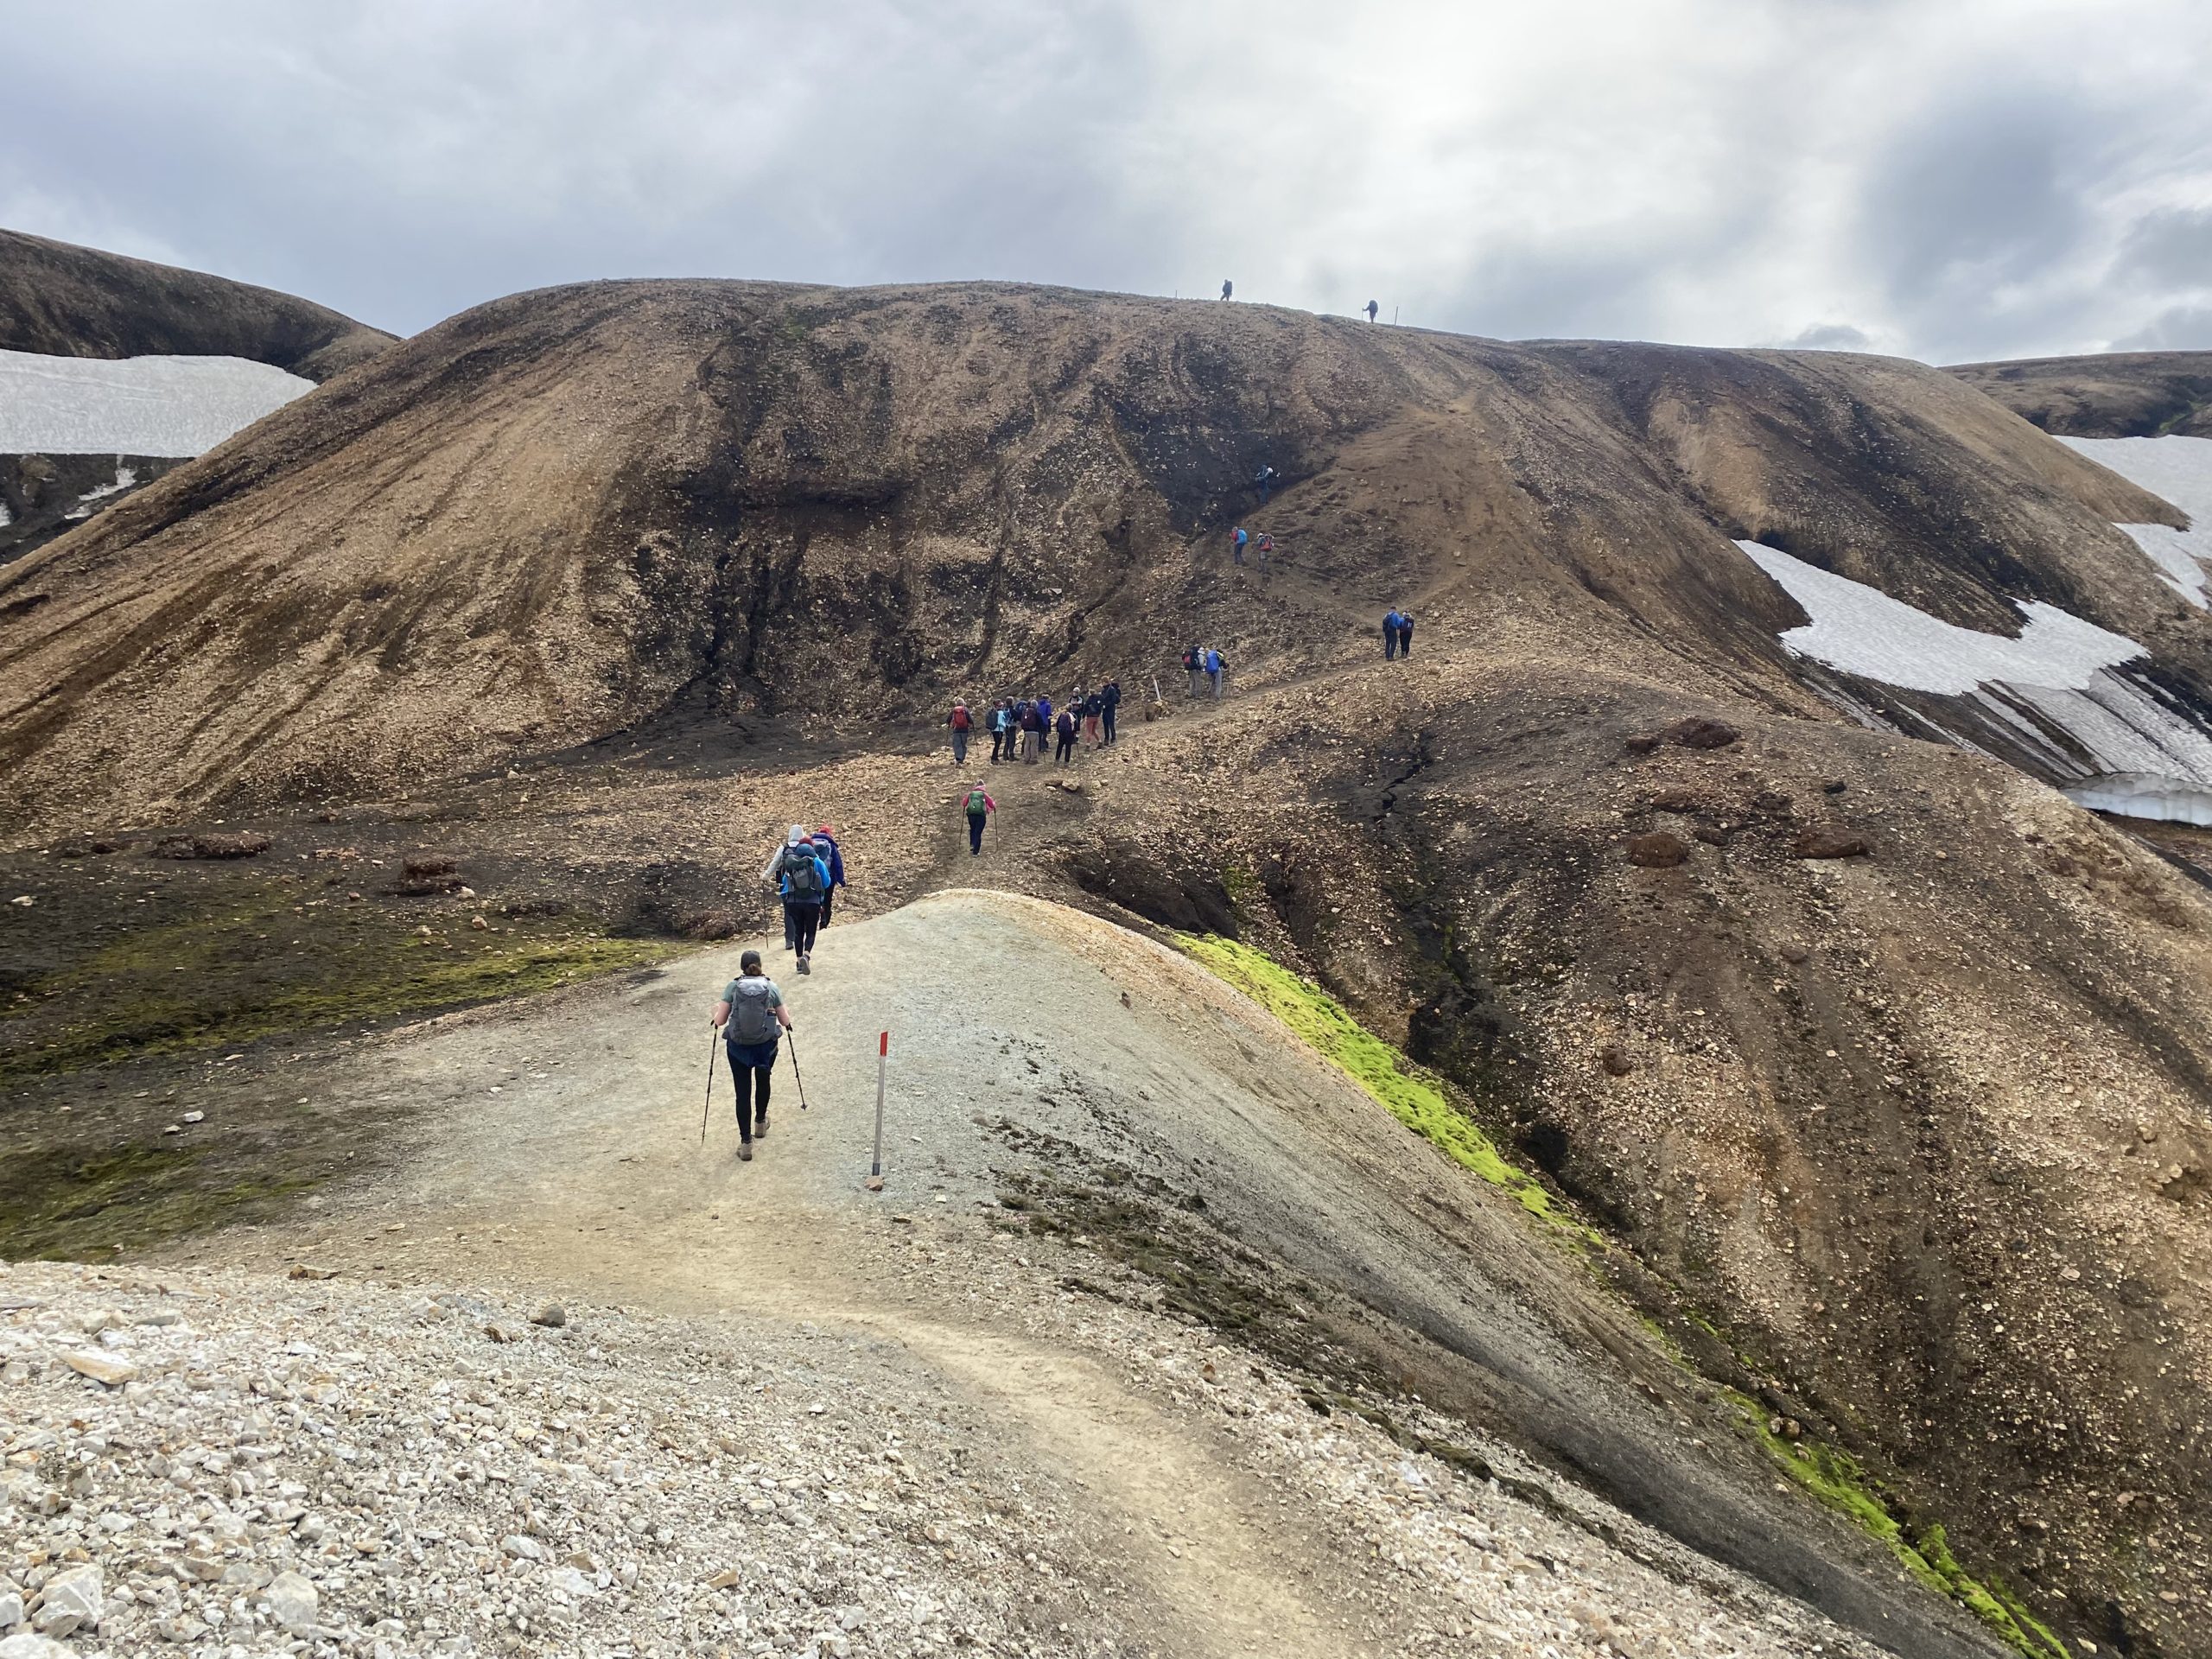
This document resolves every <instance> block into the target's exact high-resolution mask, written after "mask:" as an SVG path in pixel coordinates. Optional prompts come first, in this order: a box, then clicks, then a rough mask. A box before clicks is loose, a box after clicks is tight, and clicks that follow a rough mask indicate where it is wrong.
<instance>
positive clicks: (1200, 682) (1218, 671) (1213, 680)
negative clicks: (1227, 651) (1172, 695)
mask: <svg viewBox="0 0 2212 1659" xmlns="http://www.w3.org/2000/svg"><path fill="white" fill-rule="evenodd" d="M1183 671H1184V672H1185V674H1188V675H1189V676H1190V677H1191V695H1192V696H1194V697H1199V696H1205V694H1206V691H1207V690H1208V688H1211V690H1212V691H1213V695H1214V696H1220V695H1221V694H1222V692H1223V690H1224V689H1225V688H1226V687H1227V686H1228V684H1229V658H1226V657H1224V656H1223V655H1222V653H1221V648H1220V647H1219V646H1218V645H1192V647H1191V648H1190V649H1189V650H1188V651H1186V652H1184V653H1183Z"/></svg>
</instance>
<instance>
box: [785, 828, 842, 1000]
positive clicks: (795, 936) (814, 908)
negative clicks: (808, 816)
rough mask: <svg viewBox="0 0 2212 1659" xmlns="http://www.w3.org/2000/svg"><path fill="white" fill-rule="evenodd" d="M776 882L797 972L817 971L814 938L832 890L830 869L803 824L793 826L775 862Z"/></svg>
mask: <svg viewBox="0 0 2212 1659" xmlns="http://www.w3.org/2000/svg"><path fill="white" fill-rule="evenodd" d="M776 883H777V889H778V891H779V893H781V894H782V895H783V900H784V931H785V934H786V936H788V937H789V938H790V939H791V950H793V951H795V952H796V953H797V954H798V970H799V972H801V973H802V974H810V973H812V972H813V971H814V936H815V933H816V932H817V931H818V930H819V929H820V927H821V925H822V900H823V896H824V895H825V894H827V893H829V866H828V865H827V864H824V863H823V861H822V855H821V854H820V852H818V851H817V849H816V848H815V845H814V841H813V838H812V837H811V836H809V835H808V834H807V833H806V829H805V827H804V825H802V824H796V823H795V824H793V825H791V833H790V835H789V836H787V837H785V842H784V851H783V856H782V857H780V858H779V859H778V860H777V861H776Z"/></svg>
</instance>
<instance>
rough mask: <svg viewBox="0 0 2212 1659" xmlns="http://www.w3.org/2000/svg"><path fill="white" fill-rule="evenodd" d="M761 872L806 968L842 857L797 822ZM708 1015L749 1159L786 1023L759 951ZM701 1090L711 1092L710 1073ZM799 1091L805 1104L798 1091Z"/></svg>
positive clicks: (745, 960)
mask: <svg viewBox="0 0 2212 1659" xmlns="http://www.w3.org/2000/svg"><path fill="white" fill-rule="evenodd" d="M760 874H761V877H762V879H763V880H769V881H773V882H774V883H775V884H776V893H777V895H778V897H779V898H780V899H782V900H783V904H784V949H785V950H789V951H791V952H792V953H793V955H794V956H795V957H797V958H798V961H797V963H796V964H795V965H796V966H797V967H798V971H799V972H801V973H802V974H810V973H812V972H813V971H814V943H815V938H816V936H817V935H818V934H819V933H820V932H821V931H822V930H823V928H825V927H827V926H829V917H830V913H831V912H833V911H834V910H835V909H836V905H837V889H838V888H840V887H843V886H844V885H845V855H844V852H843V849H841V848H840V847H839V846H838V845H837V837H836V835H835V834H834V833H832V831H831V830H830V828H829V825H828V824H826V823H825V824H823V825H822V826H820V827H819V828H818V829H814V830H812V831H811V832H810V831H809V830H808V829H807V827H806V826H805V825H804V824H803V823H795V824H793V825H791V828H790V829H787V830H785V832H784V840H783V844H782V845H781V846H779V847H778V848H777V849H776V851H775V854H774V855H773V856H772V857H771V858H770V859H769V861H768V868H766V869H765V870H763V871H762V872H761V873H760ZM712 1019H713V1021H714V1025H715V1029H716V1030H717V1032H719V1033H720V1034H721V1041H722V1044H723V1046H725V1047H727V1048H728V1050H729V1071H730V1076H731V1077H732V1078H733V1079H734V1081H735V1082H736V1084H737V1134H738V1147H737V1155H738V1156H739V1157H740V1158H742V1159H744V1160H746V1161H747V1163H750V1162H751V1161H752V1160H753V1141H756V1140H758V1139H759V1138H760V1137H761V1136H763V1135H766V1134H767V1133H768V1082H769V1077H770V1074H771V1073H772V1072H773V1071H774V1070H775V1068H776V1052H777V1046H778V1045H779V1043H781V1042H782V1040H783V1037H784V1033H785V1032H787V1031H789V1030H790V1029H791V1010H790V1009H789V1008H788V1007H785V1005H784V994H783V992H782V991H781V990H780V989H779V988H778V987H777V984H776V982H775V981H774V980H772V979H770V978H769V977H768V976H767V975H766V972H765V971H764V970H763V969H762V967H761V963H760V952H759V951H758V950H747V952H746V953H745V954H744V955H743V956H741V957H739V958H738V967H737V977H736V978H735V979H733V980H732V981H730V982H729V983H728V985H726V986H724V987H723V988H722V994H721V1001H718V1002H716V1003H715V1011H714V1014H713V1015H712ZM707 1091H708V1095H709V1098H711V1097H712V1096H713V1093H714V1077H713V1074H712V1072H711V1071H710V1072H709V1075H708V1081H707ZM800 1093H801V1098H800V1101H799V1104H801V1105H802V1106H804V1104H805V1103H806V1101H805V1098H804V1090H801V1091H800ZM703 1132H704V1131H703V1126H702V1133H703Z"/></svg>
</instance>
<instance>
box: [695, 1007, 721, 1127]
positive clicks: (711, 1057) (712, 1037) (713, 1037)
mask: <svg viewBox="0 0 2212 1659" xmlns="http://www.w3.org/2000/svg"><path fill="white" fill-rule="evenodd" d="M721 1037H722V1033H721V1027H717V1026H710V1027H709V1028H708V1031H707V1098H706V1100H705V1102H704V1103H702V1105H701V1106H700V1108H699V1144H700V1145H701V1146H702V1147H703V1146H705V1145H706V1144H707V1114H708V1113H709V1112H710V1111H712V1110H713V1109H714V1106H715V1044H717V1043H719V1042H720V1041H721Z"/></svg>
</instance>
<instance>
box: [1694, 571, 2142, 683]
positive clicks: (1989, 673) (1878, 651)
mask: <svg viewBox="0 0 2212 1659" xmlns="http://www.w3.org/2000/svg"><path fill="white" fill-rule="evenodd" d="M1736 545H1737V546H1738V547H1740V548H1742V549H1743V550H1744V551H1745V553H1747V554H1748V555H1750V556H1751V562H1752V563H1755V564H1757V565H1758V568H1759V569H1762V570H1764V571H1765V572H1766V573H1767V575H1770V576H1772V577H1773V578H1774V579H1775V581H1777V582H1779V583H1781V584H1782V586H1783V588H1784V589H1785V590H1786V591H1787V592H1788V593H1789V597H1790V598H1792V599H1794V600H1796V601H1797V603H1798V604H1799V605H1800V606H1801V607H1802V608H1803V610H1804V612H1805V614H1806V615H1808V616H1809V617H1811V618H1812V619H1813V620H1812V623H1811V625H1810V626H1807V627H1802V628H1792V629H1790V630H1789V632H1787V633H1785V634H1783V636H1782V643H1783V646H1784V647H1785V648H1786V649H1788V650H1789V651H1792V652H1796V654H1797V655H1798V656H1800V657H1809V658H1812V659H1813V661H1815V662H1816V663H1823V664H1827V666H1828V667H1830V668H1833V669H1836V670H1839V671H1841V672H1843V673H1846V674H1856V675H1859V676H1860V677H1863V678H1866V679H1869V680H1879V681H1880V682H1881V683H1883V684H1885V685H1894V686H1900V687H1903V688H1904V689H1905V690H1911V691H1940V692H1944V693H1947V694H1948V695H1950V696H1963V695H1964V694H1966V693H1967V692H1970V691H1972V690H1974V689H1975V688H1976V687H1978V686H1980V685H1984V684H1987V683H2004V684H2011V685H2040V686H2049V687H2051V688H2053V689H2056V690H2082V689H2084V688H2085V687H2087V686H2088V684H2089V683H2090V681H2091V680H2093V679H2094V678H2095V677H2096V673H2097V671H2098V670H2099V669H2102V668H2113V667H2117V666H2118V665H2119V664H2121V663H2125V662H2127V661H2129V660H2131V659H2132V658H2137V657H2140V656H2143V655H2144V654H2145V653H2144V650H2143V647H2142V646H2140V645H2137V644H2136V643H2135V641H2133V639H2128V638H2127V637H2126V635H2124V634H2118V633H2113V632H2107V630H2106V629H2103V628H2101V627H2098V626H2096V625H2095V624H2094V623H2092V622H2084V621H2083V620H2082V619H2081V618H2080V617H2078V616H2075V615H2073V614H2071V613H2069V612H2066V611H2062V610H2060V609H2059V608H2058V607H2056V605H2045V604H2043V603H2042V602H2040V601H2037V602H2035V603H2021V602H2020V601H2014V603H2016V604H2019V606H2020V612H2021V614H2022V615H2024V617H2025V618H2026V619H2027V623H2026V626H2024V627H2023V628H2022V629H2021V631H2020V637H2019V638H2018V639H2005V637H2004V635H2002V634H1997V633H1980V632H1976V631H1975V630H1974V629H1972V628H1962V627H1960V626H1957V625H1956V624H1955V623H1951V622H1946V621H1944V620H1942V618H1941V617H1936V616H1930V615H1929V613H1927V612H1925V611H1922V610H1916V609H1915V608H1914V607H1911V606H1910V605H1907V604H1906V603H1904V601H1902V600H1896V599H1891V597H1890V596H1889V595H1888V594H1885V593H1884V592H1882V591H1881V589H1879V588H1869V587H1868V586H1866V583H1864V582H1853V581H1852V580H1851V578H1850V577H1848V576H1839V575H1834V574H1833V573H1831V572H1829V571H1827V570H1822V569H1819V568H1818V567H1817V566H1815V565H1810V564H1807V563H1805V562H1804V561H1803V560H1802V559H1794V558H1792V557H1790V556H1789V554H1787V553H1784V552H1782V551H1780V550H1777V549H1775V548H1771V547H1767V546H1764V545H1763V544H1762V543H1758V542H1738V543H1736Z"/></svg>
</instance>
